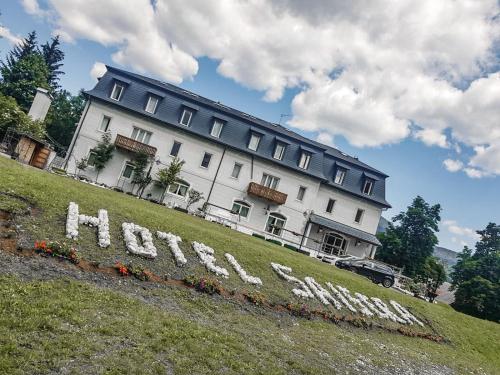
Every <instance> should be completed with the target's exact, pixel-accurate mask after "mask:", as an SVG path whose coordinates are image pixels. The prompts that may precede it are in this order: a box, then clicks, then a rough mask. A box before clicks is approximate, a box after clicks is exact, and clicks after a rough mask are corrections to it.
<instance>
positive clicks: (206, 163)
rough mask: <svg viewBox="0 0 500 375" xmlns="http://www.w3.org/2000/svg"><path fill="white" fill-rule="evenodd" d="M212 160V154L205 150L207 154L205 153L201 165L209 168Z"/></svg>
mask: <svg viewBox="0 0 500 375" xmlns="http://www.w3.org/2000/svg"><path fill="white" fill-rule="evenodd" d="M210 160H212V154H209V153H208V152H205V154H204V155H203V160H202V161H201V167H202V168H208V166H209V165H210Z"/></svg>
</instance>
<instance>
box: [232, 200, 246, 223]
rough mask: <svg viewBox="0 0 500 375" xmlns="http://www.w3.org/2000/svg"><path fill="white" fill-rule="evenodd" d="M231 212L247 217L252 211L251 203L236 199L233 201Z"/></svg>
mask: <svg viewBox="0 0 500 375" xmlns="http://www.w3.org/2000/svg"><path fill="white" fill-rule="evenodd" d="M231 212H232V213H233V214H236V215H239V216H240V217H244V218H245V219H246V218H248V214H249V213H250V205H249V204H248V203H247V202H245V201H240V200H236V201H234V202H233V207H232V208H231Z"/></svg>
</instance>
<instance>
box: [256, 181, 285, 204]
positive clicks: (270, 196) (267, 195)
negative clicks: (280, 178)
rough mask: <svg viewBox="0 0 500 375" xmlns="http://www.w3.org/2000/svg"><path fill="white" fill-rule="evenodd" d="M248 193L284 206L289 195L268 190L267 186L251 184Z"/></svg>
mask: <svg viewBox="0 0 500 375" xmlns="http://www.w3.org/2000/svg"><path fill="white" fill-rule="evenodd" d="M247 193H248V194H250V195H253V196H256V197H259V198H263V199H266V200H268V201H271V202H273V203H276V204H284V203H285V202H286V198H287V197H288V195H286V194H285V193H282V192H281V191H278V190H274V189H271V188H268V187H267V186H264V185H261V184H258V183H256V182H250V184H249V185H248V190H247Z"/></svg>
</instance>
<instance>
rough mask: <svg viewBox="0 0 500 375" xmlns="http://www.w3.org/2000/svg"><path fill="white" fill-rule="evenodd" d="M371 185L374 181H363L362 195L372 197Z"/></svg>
mask: <svg viewBox="0 0 500 375" xmlns="http://www.w3.org/2000/svg"><path fill="white" fill-rule="evenodd" d="M373 183H374V181H373V180H370V179H369V178H367V179H366V180H365V184H364V185H363V194H366V195H372V192H373Z"/></svg>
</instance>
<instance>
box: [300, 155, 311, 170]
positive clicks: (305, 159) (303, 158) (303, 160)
mask: <svg viewBox="0 0 500 375" xmlns="http://www.w3.org/2000/svg"><path fill="white" fill-rule="evenodd" d="M310 162H311V154H310V153H309V152H302V155H300V160H299V168H302V169H307V168H309V163H310Z"/></svg>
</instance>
